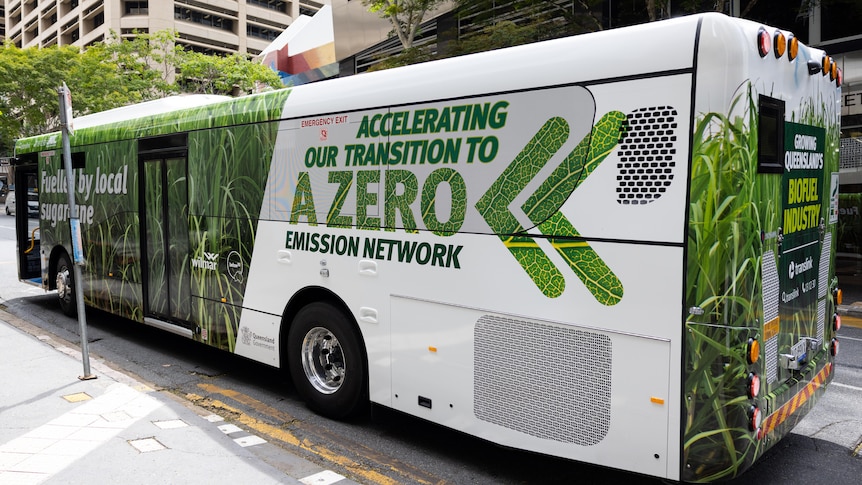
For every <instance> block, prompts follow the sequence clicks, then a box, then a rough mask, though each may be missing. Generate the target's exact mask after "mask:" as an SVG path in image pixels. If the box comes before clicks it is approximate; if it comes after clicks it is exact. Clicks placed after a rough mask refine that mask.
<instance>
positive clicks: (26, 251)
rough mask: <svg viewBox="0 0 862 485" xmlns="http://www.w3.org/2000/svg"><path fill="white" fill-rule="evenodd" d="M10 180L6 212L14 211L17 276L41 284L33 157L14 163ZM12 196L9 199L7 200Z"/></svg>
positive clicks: (36, 189) (37, 204) (35, 174)
mask: <svg viewBox="0 0 862 485" xmlns="http://www.w3.org/2000/svg"><path fill="white" fill-rule="evenodd" d="M12 170H13V171H14V175H13V176H12V177H10V178H9V181H10V182H11V183H14V188H10V189H9V192H8V193H7V194H6V198H7V202H9V204H10V205H11V204H14V207H11V206H7V208H6V212H7V213H9V212H12V211H14V213H15V234H16V238H17V242H18V247H17V258H18V278H19V279H20V280H22V281H26V282H30V283H33V284H36V285H40V286H41V284H42V264H41V258H40V251H39V187H38V183H37V181H38V177H37V165H36V159H35V157H33V159H32V160H28V159H21V160H18V162H17V163H16V164H15V165H14V167H13V169H12ZM13 197H14V202H13V201H8V199H9V198H13Z"/></svg>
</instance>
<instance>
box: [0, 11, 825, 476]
mask: <svg viewBox="0 0 862 485" xmlns="http://www.w3.org/2000/svg"><path fill="white" fill-rule="evenodd" d="M841 82H842V73H841V71H840V69H838V67H837V66H836V63H835V61H834V60H833V59H832V58H831V57H830V56H828V55H827V54H826V53H824V52H823V51H821V50H818V49H814V48H811V47H808V46H806V45H804V44H803V43H801V42H800V41H799V40H798V39H797V38H796V37H795V36H794V35H793V34H792V33H791V32H788V31H785V30H781V29H777V28H774V27H769V26H765V25H760V24H758V23H754V22H751V21H746V20H741V19H732V18H728V17H725V16H723V15H720V14H705V15H698V16H689V17H683V18H679V19H672V20H668V21H661V22H655V23H649V24H645V25H640V26H634V27H630V28H621V29H618V30H610V31H604V32H598V33H591V34H587V35H581V36H574V37H570V38H565V39H559V40H551V41H546V42H539V43H534V44H529V45H524V46H520V47H513V48H508V49H502V50H498V51H494V52H487V53H481V54H475V55H470V56H464V57H458V58H451V59H445V60H439V61H434V62H428V63H424V64H419V65H413V66H409V67H403V68H398V69H391V70H387V71H383V72H375V73H365V74H360V75H356V76H350V77H344V78H338V79H332V80H327V81H323V82H318V83H313V84H308V85H303V86H299V87H293V88H286V89H282V90H275V91H270V92H265V93H260V94H255V95H249V96H244V97H239V98H235V99H226V98H220V97H211V96H204V97H195V96H186V97H173V98H168V99H164V100H159V101H153V102H148V103H144V104H142V105H138V106H133V107H125V108H119V109H116V110H112V111H107V112H104V113H98V114H94V115H89V116H83V117H80V118H77V119H76V120H75V131H74V134H73V135H72V136H71V137H70V147H71V148H70V157H71V161H72V166H73V171H74V178H73V181H72V183H73V184H74V192H75V197H76V201H77V202H76V204H77V210H76V214H74V215H75V216H77V217H78V219H79V220H80V225H81V228H82V230H81V232H82V239H83V251H84V257H85V260H86V261H85V264H84V265H83V268H82V281H74V279H73V276H72V274H73V273H72V272H70V269H69V268H70V267H71V264H72V263H71V258H70V256H69V255H70V254H71V248H70V231H69V222H68V221H69V217H70V213H69V212H70V211H69V207H68V205H67V202H66V200H67V191H68V190H70V189H71V187H67V183H66V182H65V180H66V174H65V173H64V169H63V163H62V157H61V155H62V145H61V139H62V137H61V135H60V133H48V134H43V135H39V136H34V137H30V138H24V139H21V140H18V141H17V144H16V153H15V177H16V180H17V184H16V189H18V190H25V189H27V187H28V185H29V186H30V187H31V188H32V189H33V190H35V191H36V192H37V193H38V194H39V208H40V210H39V219H38V230H27V229H23V230H21V231H19V234H18V238H19V241H18V242H19V245H18V248H19V251H20V254H19V260H20V263H21V264H20V278H21V279H22V280H24V281H31V282H33V283H34V284H37V285H40V286H41V287H42V288H44V289H45V290H47V291H56V294H57V296H58V300H59V307H60V308H61V309H62V310H63V311H65V312H67V313H73V312H74V311H75V305H74V299H73V298H72V293H73V290H74V289H75V288H76V285H81V288H82V290H83V293H84V298H85V301H86V304H87V305H88V306H89V307H92V308H98V309H101V310H104V311H106V312H109V313H111V314H115V315H118V316H121V317H124V318H125V319H127V320H123V321H129V323H130V324H131V323H133V322H139V323H142V324H147V325H152V326H155V327H158V328H161V329H164V330H167V331H170V332H173V333H176V334H180V335H184V336H186V337H188V338H190V339H194V340H195V341H197V342H200V343H201V344H205V345H209V346H213V347H216V348H219V349H223V350H225V351H227V352H231V353H233V354H236V355H239V356H243V357H246V358H248V359H252V360H254V361H257V362H261V363H264V364H267V365H270V366H274V367H278V368H283V369H285V370H286V372H289V375H290V376H291V378H292V381H293V383H294V385H295V387H296V390H297V392H298V393H299V395H300V396H301V397H302V398H303V399H304V400H305V402H306V403H307V405H308V406H309V407H310V408H311V409H313V410H314V411H316V412H318V413H320V414H322V415H325V416H327V417H331V418H335V419H339V418H344V417H346V416H350V415H353V414H355V413H357V412H362V411H363V410H364V409H366V408H367V407H368V406H369V405H370V404H374V405H379V406H386V407H389V408H392V409H395V410H398V411H400V412H403V413H407V414H409V415H412V416H416V417H418V418H421V419H424V420H428V421H431V422H434V423H438V424H440V425H443V426H447V427H450V428H453V429H456V430H458V431H460V432H463V433H467V434H469V435H473V436H476V437H479V438H482V439H484V440H487V441H490V442H493V443H495V444H499V445H501V446H505V447H512V448H517V449H521V450H528V451H530V452H536V453H542V454H547V455H552V456H555V457H563V458H566V459H570V460H573V461H578V462H585V463H591V464H598V465H601V466H606V467H613V468H618V469H622V470H627V471H631V472H634V473H638V474H643V475H650V476H655V477H661V478H664V479H670V480H681V481H689V482H700V481H711V480H717V479H721V478H727V477H733V476H737V475H739V474H740V473H742V472H743V471H744V470H746V469H747V468H749V467H750V466H751V465H752V464H753V463H755V462H756V461H757V460H758V458H760V457H762V456H763V455H764V453H766V452H767V451H768V450H770V449H771V448H773V447H774V446H775V444H776V443H777V442H778V441H779V440H780V439H781V438H782V437H783V436H785V435H787V434H788V433H789V432H790V430H791V429H792V428H793V427H794V425H795V424H796V423H797V422H798V421H799V420H800V419H802V417H803V416H805V415H806V413H807V412H808V411H809V410H810V409H811V408H812V407H813V406H814V405H815V403H816V402H817V401H818V399H819V397H820V396H821V395H822V394H823V392H824V391H825V389H826V387H827V386H828V385H829V383H830V382H831V380H832V377H833V374H834V367H833V366H834V356H835V354H836V352H837V351H838V340H837V338H836V333H837V330H838V328H839V326H840V319H839V318H838V316H837V314H836V308H837V304H838V301H839V299H840V291H839V289H838V288H837V280H836V278H835V269H834V259H835V258H834V255H835V244H836V242H835V241H836V237H835V230H836V223H837V217H838V208H839V205H838V193H837V192H838V150H837V147H838V140H839V123H840V119H839V117H840V112H839V103H838V99H839V94H840V85H841ZM19 200H26V198H23V197H19ZM23 225H24V223H23V222H22V224H21V225H19V228H20V227H21V226H23ZM124 324H126V323H118V325H124Z"/></svg>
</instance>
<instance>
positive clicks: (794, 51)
mask: <svg viewBox="0 0 862 485" xmlns="http://www.w3.org/2000/svg"><path fill="white" fill-rule="evenodd" d="M787 47H788V49H787V59H788V60H790V61H792V60H794V59H796V56H797V55H799V39H797V38H796V36H793V35H791V36H790V39H789V40H788V41H787Z"/></svg>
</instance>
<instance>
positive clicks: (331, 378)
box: [287, 302, 366, 419]
mask: <svg viewBox="0 0 862 485" xmlns="http://www.w3.org/2000/svg"><path fill="white" fill-rule="evenodd" d="M287 345H288V349H287V351H288V359H289V364H288V367H289V368H290V375H291V378H292V379H293V383H294V385H295V386H296V390H297V392H298V393H299V395H300V396H301V397H302V398H303V399H304V400H305V402H306V404H307V405H308V407H309V408H311V409H312V410H313V411H315V412H317V413H319V414H321V415H323V416H326V417H329V418H334V419H342V418H346V417H349V416H353V415H355V414H356V413H357V412H359V411H360V410H361V409H362V408H363V407H364V404H365V402H364V401H365V399H364V397H365V382H366V375H365V374H366V370H365V368H366V366H365V363H364V360H363V358H362V352H361V350H360V342H359V337H358V335H357V332H356V330H354V328H353V326H352V325H351V322H350V321H349V320H348V318H347V317H346V316H345V315H344V313H343V312H341V311H339V310H338V309H337V308H335V307H333V306H332V305H329V304H327V303H322V302H317V303H311V304H309V305H307V306H305V307H303V308H302V309H301V310H299V312H298V313H297V315H296V317H295V318H294V320H293V324H292V325H291V326H290V331H289V332H288V337H287Z"/></svg>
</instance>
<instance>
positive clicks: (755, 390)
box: [748, 372, 760, 399]
mask: <svg viewBox="0 0 862 485" xmlns="http://www.w3.org/2000/svg"><path fill="white" fill-rule="evenodd" d="M758 394H760V376H758V375H757V374H755V373H754V372H752V373H751V374H748V397H750V398H751V399H754V398H755V397H757V395H758Z"/></svg>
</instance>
